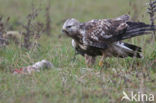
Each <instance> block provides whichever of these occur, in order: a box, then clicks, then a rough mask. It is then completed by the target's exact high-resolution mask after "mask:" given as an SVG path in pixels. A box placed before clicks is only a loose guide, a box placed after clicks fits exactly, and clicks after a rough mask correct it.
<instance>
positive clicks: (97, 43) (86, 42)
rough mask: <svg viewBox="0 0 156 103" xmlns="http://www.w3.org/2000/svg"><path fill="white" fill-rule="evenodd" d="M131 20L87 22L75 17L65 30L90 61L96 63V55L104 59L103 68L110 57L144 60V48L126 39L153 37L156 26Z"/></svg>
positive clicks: (126, 18) (78, 50)
mask: <svg viewBox="0 0 156 103" xmlns="http://www.w3.org/2000/svg"><path fill="white" fill-rule="evenodd" d="M129 18H130V17H129V16H128V15H122V16H120V17H117V18H112V19H93V20H91V21H88V22H84V23H81V22H79V21H78V20H76V19H74V18H72V19H67V20H66V21H65V23H64V25H63V27H62V31H63V32H64V34H66V35H67V36H68V37H70V38H72V45H73V47H74V48H75V50H76V51H77V52H78V53H79V54H81V55H82V56H84V57H85V59H86V60H87V58H91V59H92V60H93V62H94V60H95V58H96V56H101V59H100V62H99V65H100V66H102V65H103V60H104V58H106V57H120V58H125V57H136V58H141V57H142V55H141V48H140V47H138V46H135V45H133V44H129V43H125V42H122V40H124V39H128V38H132V37H135V36H140V35H143V34H150V33H151V32H153V30H156V26H153V25H149V24H145V23H143V22H133V21H130V20H129ZM86 63H87V61H86ZM88 65H89V64H88Z"/></svg>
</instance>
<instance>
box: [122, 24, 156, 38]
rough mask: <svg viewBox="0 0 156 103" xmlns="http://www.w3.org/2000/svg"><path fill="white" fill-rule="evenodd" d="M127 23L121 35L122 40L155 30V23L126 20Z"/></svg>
mask: <svg viewBox="0 0 156 103" xmlns="http://www.w3.org/2000/svg"><path fill="white" fill-rule="evenodd" d="M127 24H128V28H127V30H126V33H125V35H123V36H122V38H121V39H122V40H123V39H128V38H131V37H135V36H140V35H144V34H151V33H152V32H153V31H156V26H155V25H149V24H145V23H143V22H127Z"/></svg>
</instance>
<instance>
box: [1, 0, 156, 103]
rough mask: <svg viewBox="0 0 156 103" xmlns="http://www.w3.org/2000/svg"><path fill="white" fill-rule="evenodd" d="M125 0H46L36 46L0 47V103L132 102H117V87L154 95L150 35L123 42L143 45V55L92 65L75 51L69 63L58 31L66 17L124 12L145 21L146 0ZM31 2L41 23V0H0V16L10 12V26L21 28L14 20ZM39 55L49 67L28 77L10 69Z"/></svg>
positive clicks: (21, 18)
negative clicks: (46, 28)
mask: <svg viewBox="0 0 156 103" xmlns="http://www.w3.org/2000/svg"><path fill="white" fill-rule="evenodd" d="M130 1H131V0H96V1H95V0H51V12H50V13H51V20H52V33H51V35H50V36H47V35H46V34H43V35H42V36H41V38H40V40H39V41H38V42H39V43H40V47H39V48H38V49H32V50H25V49H24V48H20V47H18V46H17V45H15V44H14V43H12V44H10V45H9V46H7V47H5V48H0V103H95V102H96V103H122V102H123V103H136V102H134V101H133V102H128V101H126V100H125V101H121V98H122V96H123V91H125V92H126V93H128V94H130V92H131V91H134V92H135V93H138V92H141V93H147V94H154V95H155V96H156V87H155V85H156V66H154V65H155V64H154V63H153V62H154V60H155V58H156V46H155V45H156V43H155V41H153V40H152V39H151V34H149V35H147V36H142V37H137V38H133V39H131V40H126V41H127V42H131V43H133V44H136V45H138V46H141V47H142V48H143V55H144V58H143V59H132V58H126V59H118V58H107V59H106V62H107V65H105V66H104V67H103V68H102V69H101V68H100V67H99V66H98V60H99V58H98V59H97V63H96V65H95V66H93V67H92V68H87V67H86V65H85V61H84V58H83V57H82V56H80V55H79V56H77V58H76V60H74V61H73V60H72V58H73V55H74V50H73V48H72V46H71V39H70V38H67V37H65V36H63V35H62V33H61V27H62V25H63V22H64V20H66V19H67V18H71V17H74V18H76V19H78V20H80V21H81V22H84V21H88V20H91V19H95V18H96V19H101V18H111V17H117V16H120V15H123V14H130V15H131V16H132V18H133V20H136V21H138V20H140V21H144V22H146V23H150V21H149V17H148V14H147V13H146V2H147V1H148V0H133V1H131V3H130ZM32 3H33V4H34V5H35V6H36V7H40V8H41V11H40V16H39V17H38V18H37V19H38V20H39V21H44V20H45V12H44V9H45V6H46V5H47V1H46V0H36V1H32V0H11V1H10V0H5V1H4V0H1V1H0V15H2V16H3V17H8V16H10V25H11V26H12V30H17V31H22V30H21V27H19V26H18V24H17V22H23V23H25V22H26V15H27V14H28V13H29V12H30V10H31V7H32ZM42 59H47V60H49V61H50V62H52V63H53V64H54V66H55V67H54V68H51V69H49V70H44V71H41V72H37V73H32V74H30V75H13V74H12V72H11V71H12V70H13V69H15V68H17V69H19V68H21V67H23V66H27V65H31V64H33V63H35V62H37V61H40V60H42ZM152 63H153V64H152ZM155 101H156V97H155ZM153 103H154V102H153Z"/></svg>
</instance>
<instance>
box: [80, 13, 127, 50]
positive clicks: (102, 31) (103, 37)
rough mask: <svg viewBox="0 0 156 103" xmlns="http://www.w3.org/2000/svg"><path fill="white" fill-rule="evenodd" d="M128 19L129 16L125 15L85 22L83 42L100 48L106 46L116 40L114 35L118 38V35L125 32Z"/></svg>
mask: <svg viewBox="0 0 156 103" xmlns="http://www.w3.org/2000/svg"><path fill="white" fill-rule="evenodd" d="M128 19H129V16H127V15H123V16H121V17H118V18H115V19H102V20H92V21H89V22H86V23H84V25H85V26H83V27H85V28H83V29H84V30H83V31H85V32H83V33H84V34H83V43H84V44H85V45H89V46H94V47H98V48H106V45H108V44H109V43H112V42H114V37H115V39H117V38H118V36H120V35H122V34H123V33H125V30H126V28H127V24H126V21H128ZM115 41H117V40H115Z"/></svg>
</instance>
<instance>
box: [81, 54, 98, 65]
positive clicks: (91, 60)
mask: <svg viewBox="0 0 156 103" xmlns="http://www.w3.org/2000/svg"><path fill="white" fill-rule="evenodd" d="M84 56H85V63H86V65H87V68H89V67H91V66H92V65H93V64H95V61H96V57H93V56H89V55H87V54H85V55H84Z"/></svg>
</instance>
